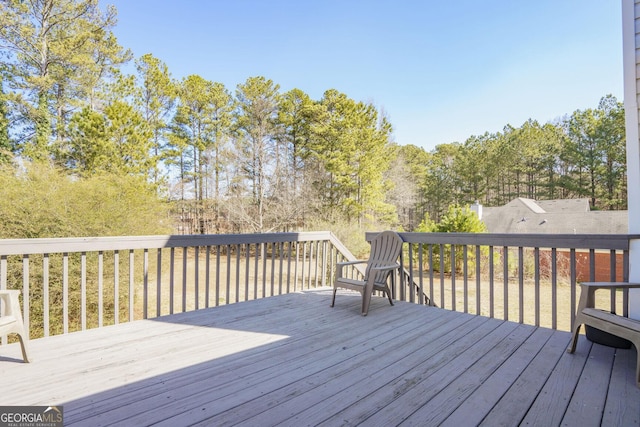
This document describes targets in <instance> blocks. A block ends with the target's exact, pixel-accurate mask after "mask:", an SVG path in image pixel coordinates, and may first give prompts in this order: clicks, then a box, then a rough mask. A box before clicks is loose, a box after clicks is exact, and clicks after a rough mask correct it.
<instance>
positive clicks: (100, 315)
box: [45, 251, 104, 328]
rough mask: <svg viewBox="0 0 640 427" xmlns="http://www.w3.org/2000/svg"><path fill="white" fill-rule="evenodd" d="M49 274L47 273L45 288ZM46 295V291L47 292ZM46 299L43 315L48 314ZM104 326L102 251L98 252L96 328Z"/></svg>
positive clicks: (46, 300)
mask: <svg viewBox="0 0 640 427" xmlns="http://www.w3.org/2000/svg"><path fill="white" fill-rule="evenodd" d="M48 269H49V265H48V260H47V270H48ZM48 276H49V272H48V271H47V288H48V287H49V286H48V282H49V279H48ZM47 295H48V290H47ZM48 299H49V298H48V297H47V298H46V299H45V304H47V309H46V310H45V313H46V314H47V316H48V314H49V307H48V304H49V302H48ZM103 324H104V253H103V251H98V327H99V328H101V327H102V326H103Z"/></svg>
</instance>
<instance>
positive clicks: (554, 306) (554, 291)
mask: <svg viewBox="0 0 640 427" xmlns="http://www.w3.org/2000/svg"><path fill="white" fill-rule="evenodd" d="M557 262H558V259H557V253H556V248H551V328H552V329H557V328H558V269H557Z"/></svg>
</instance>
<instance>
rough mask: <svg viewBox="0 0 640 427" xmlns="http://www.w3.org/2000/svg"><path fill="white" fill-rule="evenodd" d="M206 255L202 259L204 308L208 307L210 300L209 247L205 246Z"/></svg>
mask: <svg viewBox="0 0 640 427" xmlns="http://www.w3.org/2000/svg"><path fill="white" fill-rule="evenodd" d="M206 251H207V254H206V255H205V258H204V268H205V273H204V299H205V302H204V306H205V307H206V308H209V307H210V304H211V303H210V299H211V293H210V292H211V245H207V246H206Z"/></svg>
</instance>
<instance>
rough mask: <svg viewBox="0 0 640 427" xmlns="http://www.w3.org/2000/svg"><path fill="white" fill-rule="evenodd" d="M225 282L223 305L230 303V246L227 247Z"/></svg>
mask: <svg viewBox="0 0 640 427" xmlns="http://www.w3.org/2000/svg"><path fill="white" fill-rule="evenodd" d="M226 278H227V282H226V288H225V290H226V293H225V295H224V301H225V304H229V303H230V302H231V245H227V277H226Z"/></svg>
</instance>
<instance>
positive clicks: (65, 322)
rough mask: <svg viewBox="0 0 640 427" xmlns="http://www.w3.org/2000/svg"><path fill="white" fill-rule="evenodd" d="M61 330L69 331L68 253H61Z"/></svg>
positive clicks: (66, 332)
mask: <svg viewBox="0 0 640 427" xmlns="http://www.w3.org/2000/svg"><path fill="white" fill-rule="evenodd" d="M62 330H63V331H64V333H65V334H68V333H69V254H68V253H67V252H64V253H63V254H62Z"/></svg>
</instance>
